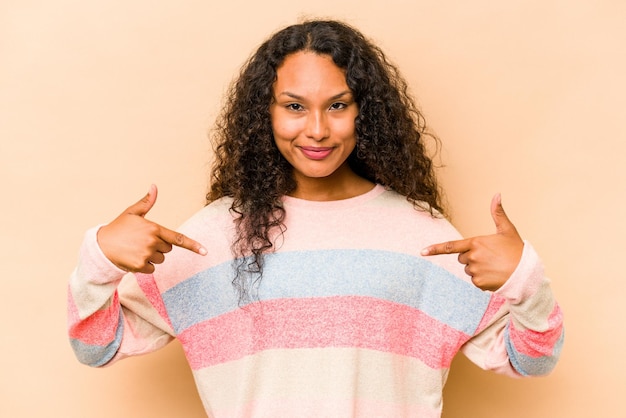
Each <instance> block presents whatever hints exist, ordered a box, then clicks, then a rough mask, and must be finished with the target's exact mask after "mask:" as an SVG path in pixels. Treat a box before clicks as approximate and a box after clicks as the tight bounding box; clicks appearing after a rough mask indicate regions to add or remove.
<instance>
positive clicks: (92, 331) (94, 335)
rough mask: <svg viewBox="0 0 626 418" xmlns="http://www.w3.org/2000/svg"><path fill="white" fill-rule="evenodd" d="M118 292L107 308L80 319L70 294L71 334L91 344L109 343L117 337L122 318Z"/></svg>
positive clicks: (72, 336) (71, 336)
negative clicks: (116, 333)
mask: <svg viewBox="0 0 626 418" xmlns="http://www.w3.org/2000/svg"><path fill="white" fill-rule="evenodd" d="M119 306H120V305H119V301H118V295H117V292H115V294H114V295H113V298H112V301H111V304H110V306H109V307H108V308H106V309H101V310H99V311H96V312H94V313H93V314H92V315H90V316H88V317H87V318H85V319H83V320H80V318H79V317H78V311H77V310H76V305H75V304H74V301H73V299H72V296H71V294H70V304H69V312H70V326H69V336H70V338H74V339H77V340H80V341H81V342H83V343H85V344H89V345H107V344H109V343H110V342H111V341H113V340H114V339H115V331H116V330H117V326H118V323H119V319H120V308H119Z"/></svg>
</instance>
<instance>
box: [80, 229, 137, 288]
mask: <svg viewBox="0 0 626 418" xmlns="http://www.w3.org/2000/svg"><path fill="white" fill-rule="evenodd" d="M101 227H102V225H99V226H96V227H94V228H91V229H89V230H87V232H86V233H85V239H84V240H83V245H82V246H81V249H80V261H79V266H78V270H79V272H80V273H79V276H81V277H84V278H86V279H87V280H88V281H89V282H91V283H93V284H110V283H114V282H118V281H119V280H121V279H122V277H123V276H124V275H125V274H126V273H127V272H126V271H124V270H122V269H120V268H119V267H117V266H116V265H115V264H113V263H112V262H111V260H109V259H108V258H107V257H106V255H104V253H103V252H102V249H100V246H99V245H98V238H97V235H98V230H100V228H101Z"/></svg>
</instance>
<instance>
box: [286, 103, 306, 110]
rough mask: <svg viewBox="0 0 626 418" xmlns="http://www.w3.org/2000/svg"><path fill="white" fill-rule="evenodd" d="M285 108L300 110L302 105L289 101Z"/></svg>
mask: <svg viewBox="0 0 626 418" xmlns="http://www.w3.org/2000/svg"><path fill="white" fill-rule="evenodd" d="M287 109H289V110H293V111H296V112H298V111H300V110H302V109H303V107H302V105H300V104H298V103H289V104H288V105H287Z"/></svg>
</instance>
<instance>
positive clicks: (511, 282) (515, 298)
mask: <svg viewBox="0 0 626 418" xmlns="http://www.w3.org/2000/svg"><path fill="white" fill-rule="evenodd" d="M544 280H545V278H544V268H543V263H542V262H541V260H540V259H539V255H538V254H537V253H536V252H535V249H534V248H533V247H532V245H530V243H529V242H528V241H524V250H523V252H522V258H521V259H520V262H519V264H518V265H517V268H516V269H515V271H514V272H513V274H511V277H509V279H508V280H507V281H506V283H504V284H503V285H502V287H500V289H498V290H496V291H495V293H496V294H498V295H500V296H502V297H504V298H505V299H507V300H508V301H509V303H511V304H513V305H517V304H519V303H522V302H523V301H525V300H526V299H528V298H529V297H530V296H531V295H533V294H534V293H535V292H537V291H538V290H539V287H540V286H541V284H542V283H543V281H544Z"/></svg>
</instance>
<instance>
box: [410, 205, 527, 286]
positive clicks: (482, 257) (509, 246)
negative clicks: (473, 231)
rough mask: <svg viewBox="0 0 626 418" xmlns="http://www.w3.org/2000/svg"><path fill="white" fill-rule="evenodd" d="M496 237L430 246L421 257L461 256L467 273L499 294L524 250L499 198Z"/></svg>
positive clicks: (494, 208)
mask: <svg viewBox="0 0 626 418" xmlns="http://www.w3.org/2000/svg"><path fill="white" fill-rule="evenodd" d="M491 217H492V218H493V221H494V222H495V224H496V233H495V234H493V235H483V236H478V237H473V238H467V239H462V240H458V241H448V242H444V243H440V244H434V245H431V246H428V247H426V248H424V249H423V250H422V255H424V256H431V255H438V254H459V257H458V259H459V263H461V264H465V273H467V275H469V276H471V278H472V282H473V283H474V285H476V286H477V287H479V288H481V289H483V290H491V291H494V290H497V289H499V288H500V287H501V286H502V285H503V284H504V283H506V281H507V280H508V279H509V277H511V275H512V274H513V272H514V271H515V269H516V268H517V265H518V264H519V261H520V259H521V258H522V251H523V249H524V241H522V238H521V237H520V235H519V234H518V232H517V229H516V228H515V225H513V224H512V223H511V221H510V220H509V218H508V217H507V216H506V213H505V212H504V209H503V208H502V200H501V196H500V194H499V193H498V194H496V195H495V196H494V197H493V199H492V200H491Z"/></svg>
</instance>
